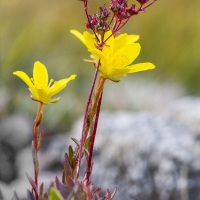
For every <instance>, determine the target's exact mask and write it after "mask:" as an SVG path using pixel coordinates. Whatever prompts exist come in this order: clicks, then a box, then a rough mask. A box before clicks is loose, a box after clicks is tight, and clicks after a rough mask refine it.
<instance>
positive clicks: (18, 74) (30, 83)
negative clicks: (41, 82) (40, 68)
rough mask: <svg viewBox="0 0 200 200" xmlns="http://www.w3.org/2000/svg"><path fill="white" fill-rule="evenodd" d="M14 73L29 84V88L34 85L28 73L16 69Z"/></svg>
mask: <svg viewBox="0 0 200 200" xmlns="http://www.w3.org/2000/svg"><path fill="white" fill-rule="evenodd" d="M13 74H14V75H16V76H18V77H19V78H21V79H22V80H23V81H24V82H25V83H26V84H27V85H28V87H29V88H32V87H34V85H33V83H32V81H31V79H30V78H29V77H28V75H27V74H26V73H24V72H22V71H16V72H13Z"/></svg>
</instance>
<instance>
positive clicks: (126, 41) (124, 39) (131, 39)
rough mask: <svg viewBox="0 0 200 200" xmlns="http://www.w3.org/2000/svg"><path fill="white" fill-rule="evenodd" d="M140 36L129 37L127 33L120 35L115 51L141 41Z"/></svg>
mask: <svg viewBox="0 0 200 200" xmlns="http://www.w3.org/2000/svg"><path fill="white" fill-rule="evenodd" d="M139 37H140V36H139V35H128V34H126V33H124V34H120V35H119V36H117V37H116V38H115V43H114V49H115V50H114V51H117V50H118V49H120V48H122V47H123V46H124V45H127V44H132V43H134V42H136V41H137V40H138V39H139Z"/></svg>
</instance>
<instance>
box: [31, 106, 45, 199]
mask: <svg viewBox="0 0 200 200" xmlns="http://www.w3.org/2000/svg"><path fill="white" fill-rule="evenodd" d="M43 106H44V104H43V103H42V102H39V103H38V110H37V114H36V118H35V120H34V123H33V141H32V152H33V164H34V178H35V179H34V181H35V185H36V190H37V191H35V197H36V200H38V199H39V196H38V177H39V162H38V152H39V149H40V144H41V140H42V131H40V129H39V125H40V123H41V121H42V115H43V112H42V109H43Z"/></svg>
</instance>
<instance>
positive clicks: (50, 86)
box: [13, 61, 76, 104]
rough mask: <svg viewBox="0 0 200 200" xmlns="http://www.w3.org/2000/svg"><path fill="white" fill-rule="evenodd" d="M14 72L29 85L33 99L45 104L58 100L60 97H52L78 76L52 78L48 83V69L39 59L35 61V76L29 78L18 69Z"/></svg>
mask: <svg viewBox="0 0 200 200" xmlns="http://www.w3.org/2000/svg"><path fill="white" fill-rule="evenodd" d="M13 74H14V75H16V76H18V77H19V78H21V79H22V80H23V81H24V82H25V83H26V84H27V85H28V87H29V90H30V92H31V98H32V99H33V100H35V101H40V102H42V103H44V104H48V103H55V102H57V101H58V100H59V97H58V98H54V99H51V97H53V96H54V95H55V94H57V93H59V92H60V91H61V90H62V89H64V88H65V87H66V85H67V83H68V82H69V81H71V80H74V79H75V78H76V75H71V76H70V77H69V78H65V79H61V80H59V81H54V80H53V79H51V80H50V82H49V83H48V81H49V80H48V72H47V69H46V67H45V66H44V65H43V64H42V63H41V62H39V61H37V62H35V63H34V68H33V78H29V76H28V75H27V74H26V73H24V72H23V71H16V72H14V73H13Z"/></svg>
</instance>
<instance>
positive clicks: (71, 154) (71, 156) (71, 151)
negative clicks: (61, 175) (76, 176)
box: [68, 145, 74, 166]
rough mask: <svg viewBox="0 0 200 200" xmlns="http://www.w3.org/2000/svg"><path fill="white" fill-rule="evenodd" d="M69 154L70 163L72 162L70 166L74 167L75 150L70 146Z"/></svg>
mask: <svg viewBox="0 0 200 200" xmlns="http://www.w3.org/2000/svg"><path fill="white" fill-rule="evenodd" d="M68 152H69V162H70V165H71V166H72V158H73V155H74V151H73V148H72V146H71V145H70V146H69V150H68Z"/></svg>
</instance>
